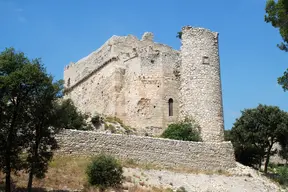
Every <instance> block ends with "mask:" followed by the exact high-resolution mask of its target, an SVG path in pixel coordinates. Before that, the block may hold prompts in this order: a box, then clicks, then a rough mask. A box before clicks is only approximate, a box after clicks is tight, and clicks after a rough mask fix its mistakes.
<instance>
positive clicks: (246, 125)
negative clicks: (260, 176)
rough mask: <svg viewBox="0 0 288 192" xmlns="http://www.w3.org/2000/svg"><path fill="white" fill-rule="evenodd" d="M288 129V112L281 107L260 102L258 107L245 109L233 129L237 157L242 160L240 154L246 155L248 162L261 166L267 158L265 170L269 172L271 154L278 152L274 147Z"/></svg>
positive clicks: (233, 141) (232, 134)
mask: <svg viewBox="0 0 288 192" xmlns="http://www.w3.org/2000/svg"><path fill="white" fill-rule="evenodd" d="M287 129H288V114H287V113H286V112H284V111H282V110H280V109H279V107H276V106H267V105H261V104H260V105H258V107H257V108H253V109H245V110H244V111H242V116H241V117H240V118H238V119H236V122H235V123H234V126H233V128H232V129H231V136H232V143H233V146H234V148H235V153H236V159H237V158H238V159H237V160H240V162H241V158H239V156H240V157H243V156H244V157H245V155H246V159H245V160H247V159H248V160H250V162H248V163H250V164H255V163H257V162H258V165H259V166H260V165H261V163H262V161H263V160H264V159H265V165H264V172H267V168H268V164H269V160H270V156H271V155H273V154H275V152H276V151H275V150H272V147H273V145H274V144H275V143H276V142H279V137H280V135H281V134H283V133H287ZM237 153H238V154H237ZM243 154H244V155H243ZM247 156H248V158H247ZM245 163H247V162H245Z"/></svg>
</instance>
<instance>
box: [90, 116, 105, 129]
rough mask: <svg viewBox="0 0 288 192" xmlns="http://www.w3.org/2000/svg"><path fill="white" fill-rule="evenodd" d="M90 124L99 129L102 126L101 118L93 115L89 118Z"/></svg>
mask: <svg viewBox="0 0 288 192" xmlns="http://www.w3.org/2000/svg"><path fill="white" fill-rule="evenodd" d="M91 122H92V124H93V125H94V126H95V127H96V128H99V126H100V125H101V124H102V122H103V121H102V118H101V117H100V116H99V115H94V116H93V117H92V118H91Z"/></svg>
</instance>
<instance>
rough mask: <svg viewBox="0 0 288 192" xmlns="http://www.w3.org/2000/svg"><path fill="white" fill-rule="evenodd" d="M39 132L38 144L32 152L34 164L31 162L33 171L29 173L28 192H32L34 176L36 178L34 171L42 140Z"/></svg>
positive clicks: (37, 134)
mask: <svg viewBox="0 0 288 192" xmlns="http://www.w3.org/2000/svg"><path fill="white" fill-rule="evenodd" d="M39 132H40V130H39V129H38V128H36V142H35V146H34V149H33V151H32V162H31V169H30V172H29V179H28V185H27V191H28V192H31V191H32V184H33V176H34V171H35V170H34V169H35V163H36V161H37V159H38V155H39V154H38V148H39V143H40V138H39V135H40V134H39Z"/></svg>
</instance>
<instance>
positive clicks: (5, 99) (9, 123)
mask: <svg viewBox="0 0 288 192" xmlns="http://www.w3.org/2000/svg"><path fill="white" fill-rule="evenodd" d="M62 89H63V82H62V81H57V82H53V77H52V76H51V75H49V74H47V72H46V70H45V68H44V66H43V64H42V63H41V60H40V59H34V60H29V59H28V58H27V57H26V56H25V55H24V53H23V52H16V51H15V49H13V48H9V49H6V50H4V51H3V52H1V53H0V90H1V91H0V126H1V129H0V169H1V171H3V173H4V174H5V175H6V176H5V180H6V181H5V183H6V185H5V191H7V192H10V191H11V189H10V183H11V171H12V170H13V171H17V170H21V169H26V170H27V171H28V172H29V182H28V191H31V188H32V180H33V176H34V175H35V176H36V177H38V178H41V177H43V176H44V175H45V172H46V171H47V166H48V161H49V160H50V159H51V158H52V155H53V153H52V151H51V150H53V149H55V148H56V146H57V142H56V140H55V138H54V135H55V134H56V133H57V131H58V130H60V128H61V124H60V123H59V116H58V114H59V113H60V111H59V108H60V107H59V105H58V104H57V102H56V101H57V99H59V98H61V97H62ZM24 152H25V154H26V155H25V156H26V157H27V159H26V160H24V159H23V154H24Z"/></svg>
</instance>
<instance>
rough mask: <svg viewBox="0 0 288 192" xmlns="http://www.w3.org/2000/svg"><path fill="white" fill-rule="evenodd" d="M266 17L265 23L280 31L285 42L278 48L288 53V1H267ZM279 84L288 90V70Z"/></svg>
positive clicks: (280, 78)
mask: <svg viewBox="0 0 288 192" xmlns="http://www.w3.org/2000/svg"><path fill="white" fill-rule="evenodd" d="M265 11H266V15H265V18H264V19H265V22H267V23H271V25H272V26H273V27H275V28H277V29H279V33H280V35H281V37H282V40H283V42H281V43H280V44H277V46H278V47H279V48H280V49H281V50H283V51H286V52H287V51H288V44H287V43H288V14H287V12H288V0H278V1H275V0H267V2H266V7H265ZM278 84H279V85H281V86H282V88H283V89H284V91H287V90H288V69H287V70H286V71H285V72H284V74H283V76H281V77H279V78H278Z"/></svg>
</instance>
